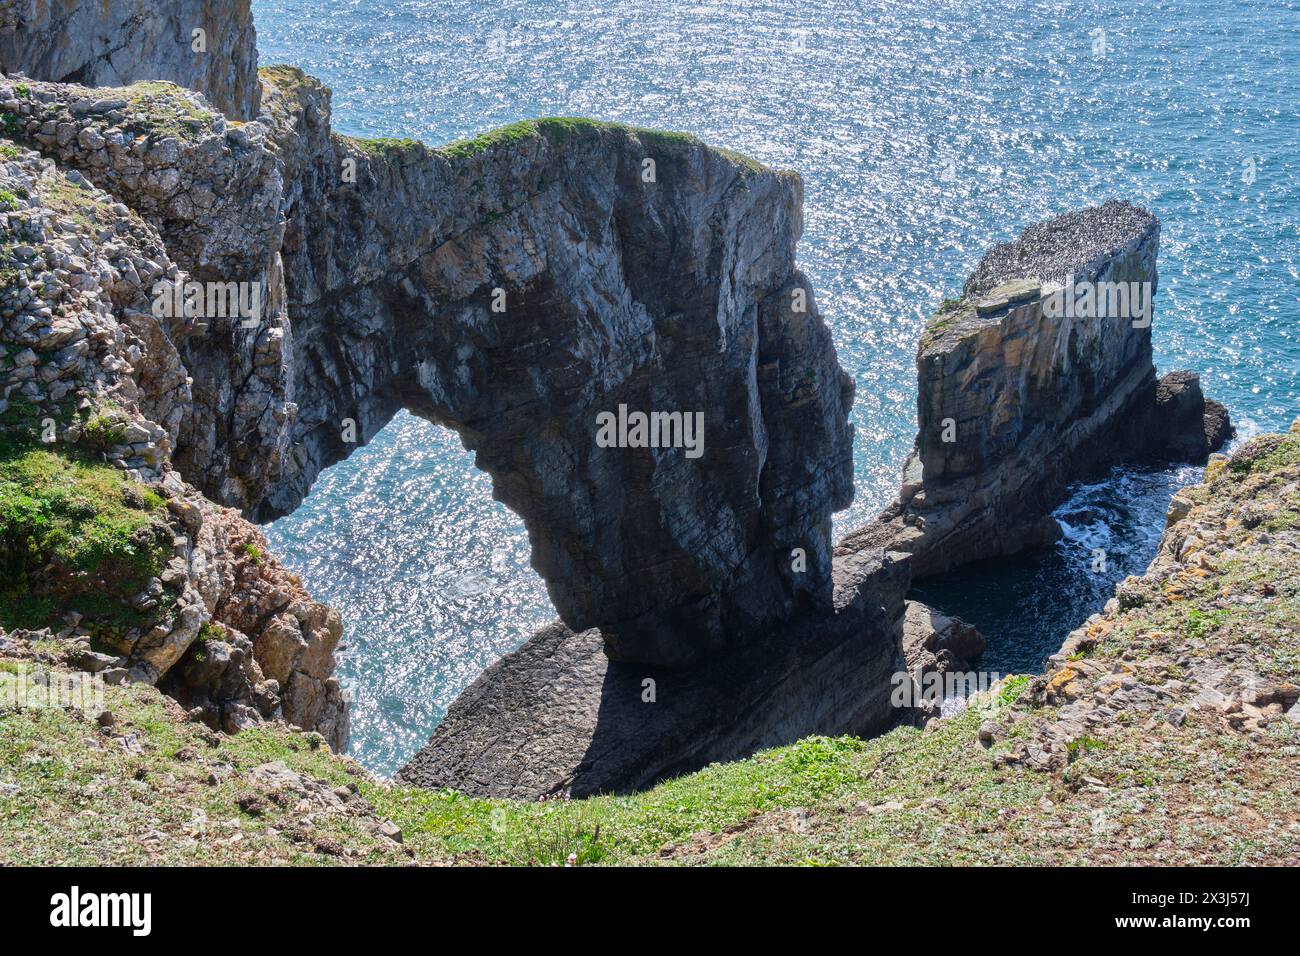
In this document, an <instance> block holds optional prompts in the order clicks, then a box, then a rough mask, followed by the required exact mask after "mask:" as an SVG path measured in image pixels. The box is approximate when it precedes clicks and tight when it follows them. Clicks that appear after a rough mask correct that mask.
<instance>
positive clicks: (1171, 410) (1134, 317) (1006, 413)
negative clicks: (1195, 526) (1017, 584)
mask: <svg viewBox="0 0 1300 956" xmlns="http://www.w3.org/2000/svg"><path fill="white" fill-rule="evenodd" d="M1159 238H1160V224H1159V223H1158V222H1157V221H1156V219H1155V217H1154V216H1152V215H1151V214H1150V213H1148V212H1146V211H1145V210H1142V209H1139V208H1137V207H1135V206H1132V205H1129V204H1128V203H1123V202H1114V201H1112V202H1109V203H1106V204H1105V205H1103V206H1098V207H1094V208H1092V209H1087V210H1082V211H1079V212H1074V213H1068V214H1066V215H1062V216H1058V217H1056V218H1055V219H1051V220H1049V221H1047V222H1044V223H1039V224H1037V225H1035V226H1032V227H1030V228H1029V229H1026V230H1025V232H1024V233H1023V234H1022V235H1021V236H1020V237H1019V238H1018V239H1017V240H1016V241H1014V242H1012V243H1006V244H1003V245H1000V246H997V247H995V248H994V249H992V250H990V252H989V253H988V254H987V255H986V256H985V257H984V258H983V260H982V261H981V262H980V264H979V265H978V266H977V268H976V269H975V271H974V273H973V274H972V275H971V276H970V278H969V279H968V280H967V281H966V284H965V288H964V290H963V294H962V296H961V297H960V298H959V299H956V300H950V301H948V302H945V303H944V304H943V306H941V307H940V309H939V311H938V312H937V313H936V315H935V316H934V319H933V320H932V321H931V323H930V325H929V327H928V328H927V329H926V331H925V334H924V336H923V337H922V340H921V343H920V346H919V348H918V351H917V360H916V362H917V379H918V381H917V419H918V430H917V438H916V446H915V449H914V451H913V452H912V454H911V456H910V457H909V459H908V461H907V464H906V466H905V467H904V474H903V481H902V488H901V490H900V493H899V496H898V498H897V500H896V501H895V502H894V503H893V504H892V505H891V506H890V507H889V508H888V509H887V510H886V511H885V513H884V514H883V515H882V517H881V520H880V521H877V522H875V523H874V524H872V525H869V526H867V527H866V528H863V529H861V530H860V531H858V532H855V533H854V534H852V535H850V536H849V537H848V538H846V539H845V541H844V542H843V543H842V544H841V546H840V547H841V548H842V549H846V550H850V551H851V550H854V549H857V548H861V547H869V546H876V547H888V548H891V549H897V550H900V551H905V552H907V553H908V554H911V555H912V556H913V558H912V571H913V574H914V575H915V576H916V577H924V576H926V575H928V574H933V573H937V572H940V571H944V570H947V569H949V568H952V567H957V566H959V565H962V564H966V563H968V562H970V561H975V560H979V559H982V558H990V557H1000V556H1003V555H1008V554H1013V553H1015V552H1016V551H1019V550H1021V549H1023V548H1025V547H1030V546H1034V545H1042V544H1046V543H1050V542H1051V541H1053V540H1055V538H1056V536H1057V535H1058V534H1059V529H1058V527H1057V525H1056V522H1055V521H1053V520H1052V519H1051V517H1050V513H1051V511H1052V509H1053V508H1055V507H1056V506H1057V505H1058V504H1060V502H1061V501H1062V499H1063V498H1064V495H1065V491H1066V488H1067V487H1068V486H1069V484H1070V483H1071V482H1074V481H1078V480H1081V479H1084V478H1093V477H1098V476H1100V475H1101V474H1104V471H1105V469H1106V468H1107V467H1108V466H1109V465H1111V464H1113V463H1115V462H1117V461H1122V460H1135V459H1152V458H1154V459H1163V460H1182V461H1202V462H1203V461H1204V460H1205V457H1206V455H1208V453H1209V452H1210V451H1213V450H1215V449H1217V448H1218V447H1219V446H1220V445H1222V443H1223V441H1224V440H1225V438H1226V437H1227V436H1228V433H1229V431H1230V426H1229V425H1228V421H1227V413H1226V411H1225V410H1224V409H1223V408H1222V406H1220V405H1218V404H1217V403H1214V402H1207V401H1206V400H1205V399H1204V398H1203V396H1202V395H1201V390H1200V383H1199V380H1198V379H1197V377H1196V376H1195V375H1192V374H1190V373H1185V372H1175V373H1171V374H1170V375H1169V376H1166V377H1165V378H1164V379H1162V380H1160V381H1159V382H1157V379H1156V370H1155V367H1154V365H1153V364H1152V360H1151V322H1152V316H1151V315H1150V314H1149V313H1148V314H1147V315H1145V316H1142V315H1138V314H1136V312H1137V311H1138V310H1137V309H1136V308H1130V309H1127V310H1125V311H1126V312H1132V313H1134V314H1125V315H1118V314H1102V313H1104V312H1105V309H1104V308H1095V309H1090V310H1085V309H1084V308H1082V306H1081V305H1080V304H1079V303H1076V302H1075V301H1074V297H1075V296H1079V298H1080V300H1081V299H1082V296H1083V294H1084V292H1085V291H1086V292H1087V293H1088V294H1089V295H1092V294H1093V293H1094V292H1097V293H1099V294H1101V295H1103V296H1104V295H1105V294H1106V290H1107V289H1108V288H1109V289H1111V290H1114V289H1117V288H1119V287H1122V288H1123V290H1124V292H1125V295H1126V297H1127V296H1128V290H1130V289H1132V290H1134V291H1135V294H1134V296H1133V302H1132V303H1131V305H1134V304H1136V303H1137V302H1138V300H1139V298H1142V297H1145V302H1146V303H1147V304H1148V306H1149V303H1150V301H1151V297H1153V296H1154V295H1155V292H1156V289H1157V285H1158V276H1157V271H1156V256H1157V253H1158V250H1159ZM1067 283H1068V285H1067ZM1067 294H1068V295H1069V296H1070V297H1071V305H1070V307H1069V308H1066V307H1065V306H1064V305H1063V304H1062V297H1063V296H1064V295H1067ZM1076 306H1077V307H1076Z"/></svg>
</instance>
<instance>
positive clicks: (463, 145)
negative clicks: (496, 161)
mask: <svg viewBox="0 0 1300 956" xmlns="http://www.w3.org/2000/svg"><path fill="white" fill-rule="evenodd" d="M538 132H539V130H538V122H537V121H536V120H520V121H519V122H518V123H511V124H509V125H508V126H502V127H499V128H498V129H494V130H489V131H488V132H486V133H483V134H481V135H479V136H475V137H472V138H471V139H462V140H458V141H457V142H454V143H448V144H447V145H446V146H439V147H438V150H437V151H438V152H439V153H441V154H442V155H444V156H447V157H451V158H456V159H461V158H464V157H467V156H474V155H476V154H478V153H482V152H484V151H486V150H488V149H490V148H491V147H493V146H498V145H509V144H511V143H518V142H522V141H523V140H526V139H528V138H529V137H531V136H535V135H537V133H538Z"/></svg>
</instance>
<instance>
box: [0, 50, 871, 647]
mask: <svg viewBox="0 0 1300 956" xmlns="http://www.w3.org/2000/svg"><path fill="white" fill-rule="evenodd" d="M264 75H265V76H266V79H267V88H266V96H265V109H264V111H263V113H262V114H261V118H260V119H259V121H258V122H256V123H248V124H243V125H239V126H235V125H232V124H228V123H226V122H225V120H224V119H222V118H221V117H219V116H214V115H213V114H212V113H211V112H210V111H208V110H206V108H205V107H204V104H203V102H202V100H201V99H199V98H197V97H196V96H194V95H190V94H183V93H181V91H178V90H173V91H171V92H166V91H164V92H162V93H159V91H158V88H157V86H156V85H150V86H148V87H146V88H143V89H142V88H138V87H127V88H124V89H121V90H94V91H91V90H83V89H81V88H79V87H75V86H61V85H57V84H40V83H33V84H30V88H29V89H28V90H27V95H26V96H25V97H23V102H21V103H18V108H17V109H16V113H17V115H18V117H19V120H20V123H21V130H22V133H23V135H25V136H27V137H30V139H31V141H32V142H34V143H35V144H37V145H39V146H40V147H41V148H42V150H44V151H46V152H47V153H48V154H49V155H51V156H54V157H56V158H57V160H58V162H59V163H60V164H61V165H63V166H66V167H71V168H73V169H76V170H78V171H79V172H80V173H81V174H82V175H84V176H85V177H86V178H88V179H89V180H90V181H91V182H92V183H94V184H95V185H97V186H99V187H101V188H103V189H105V190H107V191H108V192H110V193H112V194H113V195H114V196H115V197H117V198H119V199H120V200H121V201H122V202H124V203H125V204H126V205H128V206H129V207H130V208H131V209H133V210H136V211H137V212H138V213H139V214H140V215H141V216H142V217H143V218H145V219H146V220H147V221H150V222H152V223H154V224H156V226H157V229H158V231H159V233H160V235H161V237H162V239H163V241H164V243H165V244H166V246H167V249H168V251H169V253H170V254H171V256H172V257H173V258H174V259H175V261H176V264H177V265H178V267H179V268H180V269H181V270H182V271H184V272H185V273H186V275H187V277H188V278H191V279H196V280H200V281H207V282H236V283H252V284H256V286H257V287H258V288H259V289H261V290H263V300H264V301H263V308H262V314H261V316H260V317H259V320H258V321H257V322H256V323H254V324H253V325H252V326H251V327H244V325H243V324H242V323H241V322H239V321H238V320H237V319H231V318H222V319H215V320H214V319H208V320H207V321H205V322H204V323H203V327H202V329H201V330H200V331H199V332H197V333H196V334H187V335H185V336H183V337H182V336H176V337H175V346H176V349H177V351H178V353H179V357H180V360H181V362H182V363H183V367H184V369H185V370H186V371H187V373H188V377H189V390H190V393H191V399H190V402H189V405H188V414H187V415H185V416H183V418H182V419H181V420H180V421H179V422H178V423H176V426H175V428H174V429H172V430H170V431H169V436H170V438H171V440H172V442H173V444H174V451H173V454H172V460H173V462H174V463H175V464H176V466H177V467H178V468H179V469H180V470H181V471H182V473H183V474H184V475H185V476H186V477H187V478H188V479H189V480H190V481H192V482H193V483H195V484H196V485H197V486H198V487H200V488H201V489H202V490H203V491H204V492H205V493H207V494H208V495H209V496H210V497H212V498H213V499H214V500H216V501H219V502H221V503H224V504H228V505H232V506H235V507H238V508H240V509H241V510H243V511H244V512H245V513H246V514H248V515H251V516H257V517H260V518H269V517H271V516H274V515H277V514H281V513H284V512H287V511H289V510H292V508H294V507H296V506H297V504H298V503H299V502H300V501H301V500H302V497H303V496H304V495H305V494H306V492H307V489H308V488H309V487H310V485H311V482H312V481H313V480H314V479H315V477H316V475H317V474H318V473H319V472H320V470H321V469H322V468H324V467H326V466H328V465H329V464H332V463H333V462H335V461H337V460H339V459H340V458H342V457H344V456H346V455H347V454H349V453H350V452H351V451H353V450H354V449H355V448H357V447H359V446H360V444H363V443H364V442H365V441H366V440H368V439H369V438H371V437H372V436H373V435H374V434H375V433H376V432H378V431H379V429H380V428H382V427H383V425H384V424H386V423H387V422H388V420H389V419H390V418H391V416H392V415H393V414H394V413H395V412H396V411H397V410H398V409H399V408H403V407H405V408H409V409H411V410H412V411H414V412H416V413H417V414H420V415H423V416H425V417H427V418H430V419H432V420H434V421H436V422H439V423H441V424H444V425H446V426H449V427H451V428H454V429H455V430H456V431H457V432H458V433H459V434H460V436H461V438H462V440H463V441H464V443H465V444H466V446H467V447H468V448H470V449H472V450H473V451H474V452H475V453H476V461H477V463H478V465H479V467H481V468H483V469H484V470H486V471H487V472H489V473H490V474H491V475H492V477H493V479H494V493H495V494H496V496H497V497H498V498H499V499H500V500H502V501H504V502H505V503H506V504H507V505H509V506H510V507H511V508H512V509H513V510H515V511H516V512H517V513H518V514H520V515H521V516H522V517H523V519H524V521H525V523H526V525H527V527H528V529H529V533H530V538H531V542H532V556H533V564H534V566H535V567H536V568H537V570H538V571H539V572H540V573H541V575H542V577H543V578H544V579H545V580H546V581H547V583H548V586H549V589H550V593H551V597H552V600H553V602H554V603H555V606H556V607H557V609H558V610H559V611H560V614H561V616H562V617H563V618H564V620H565V621H566V623H567V624H568V625H569V626H571V627H573V628H575V629H578V630H582V629H587V628H591V627H599V628H600V629H601V631H602V632H603V634H604V635H605V638H606V642H607V646H608V650H609V652H610V653H611V654H613V655H614V656H615V657H617V658H619V659H623V660H635V661H641V662H645V663H654V664H657V665H664V666H680V665H684V664H688V663H690V662H692V661H694V660H697V659H699V658H700V657H702V656H707V655H709V654H713V653H719V652H721V651H723V650H725V649H726V648H727V645H728V643H729V640H730V639H731V638H736V639H739V638H738V637H737V636H738V635H742V634H745V633H748V632H751V631H752V630H754V629H755V628H762V627H765V626H767V625H770V624H772V623H774V622H776V621H780V620H783V619H785V618H786V617H788V616H789V615H790V614H791V613H792V612H793V611H795V610H796V609H799V608H804V607H809V608H817V607H820V608H822V609H826V608H829V607H830V602H831V591H832V584H831V567H830V514H831V512H832V511H833V510H836V509H838V508H842V507H844V506H846V505H847V504H848V503H849V501H850V499H851V496H852V473H851V457H850V449H851V442H852V431H851V427H850V426H849V425H848V422H847V412H848V408H849V405H850V403H851V401H852V383H851V380H850V379H849V377H848V376H847V375H845V374H844V373H843V371H842V370H841V369H840V368H839V365H838V362H837V361H836V358H835V352H834V348H833V346H832V344H831V340H830V335H829V332H828V331H827V329H826V327H825V325H824V323H823V322H822V320H821V317H820V315H819V314H818V312H817V307H816V302H815V300H814V298H813V296H812V293H811V290H809V289H808V288H807V285H806V283H805V281H804V279H803V277H802V275H801V274H800V273H799V272H798V271H797V270H796V269H795V268H794V247H795V244H796V242H797V239H798V235H799V231H800V229H801V227H802V220H801V211H800V201H801V192H802V190H801V184H800V182H799V180H798V177H797V176H795V175H794V174H791V173H780V172H775V171H772V170H767V169H763V168H761V167H758V166H757V165H755V164H753V163H751V162H749V161H747V160H744V159H742V158H740V157H736V156H734V155H731V154H727V153H723V152H720V151H717V150H712V149H709V148H708V147H706V146H704V145H702V144H700V143H699V142H697V141H695V140H693V139H692V138H690V137H685V136H680V135H676V134H663V133H654V132H650V131H643V130H641V131H638V130H631V129H627V128H623V127H617V126H610V125H607V124H599V123H591V122H585V121H576V120H559V121H543V122H537V123H525V124H519V125H517V126H515V127H509V128H507V129H506V130H504V131H499V132H498V133H495V134H490V135H489V136H488V137H485V138H483V139H481V140H479V141H475V142H473V143H469V144H461V145H459V146H453V147H450V148H447V149H443V150H430V149H426V148H425V147H423V146H420V145H418V144H413V143H408V144H402V143H398V144H392V143H367V142H361V141H353V140H349V139H347V138H346V137H339V136H335V135H334V134H332V133H331V132H330V129H329V96H328V91H327V90H325V89H324V88H323V87H322V86H321V85H320V84H319V83H317V82H316V81H314V80H312V79H311V78H309V77H306V76H305V75H303V74H302V73H301V72H299V71H296V70H292V69H287V68H276V69H272V70H268V71H266V73H265V74H264ZM0 95H2V94H0ZM15 95H16V94H15ZM160 126H161V127H162V129H161V130H160ZM620 408H626V409H627V410H630V411H632V412H640V413H656V412H658V413H666V414H669V415H675V416H679V417H682V418H690V419H691V420H692V421H693V422H694V421H696V420H698V422H699V424H698V425H697V429H696V430H697V432H698V433H699V434H697V436H696V437H697V441H698V442H701V443H702V444H700V446H699V447H697V448H695V449H693V453H688V450H687V449H685V448H682V447H670V448H664V447H660V448H654V447H641V448H638V447H601V446H600V445H598V443H597V441H596V436H597V430H598V420H599V416H601V415H602V414H603V413H610V414H616V413H617V412H618V411H619V409H620ZM683 437H684V436H683Z"/></svg>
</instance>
